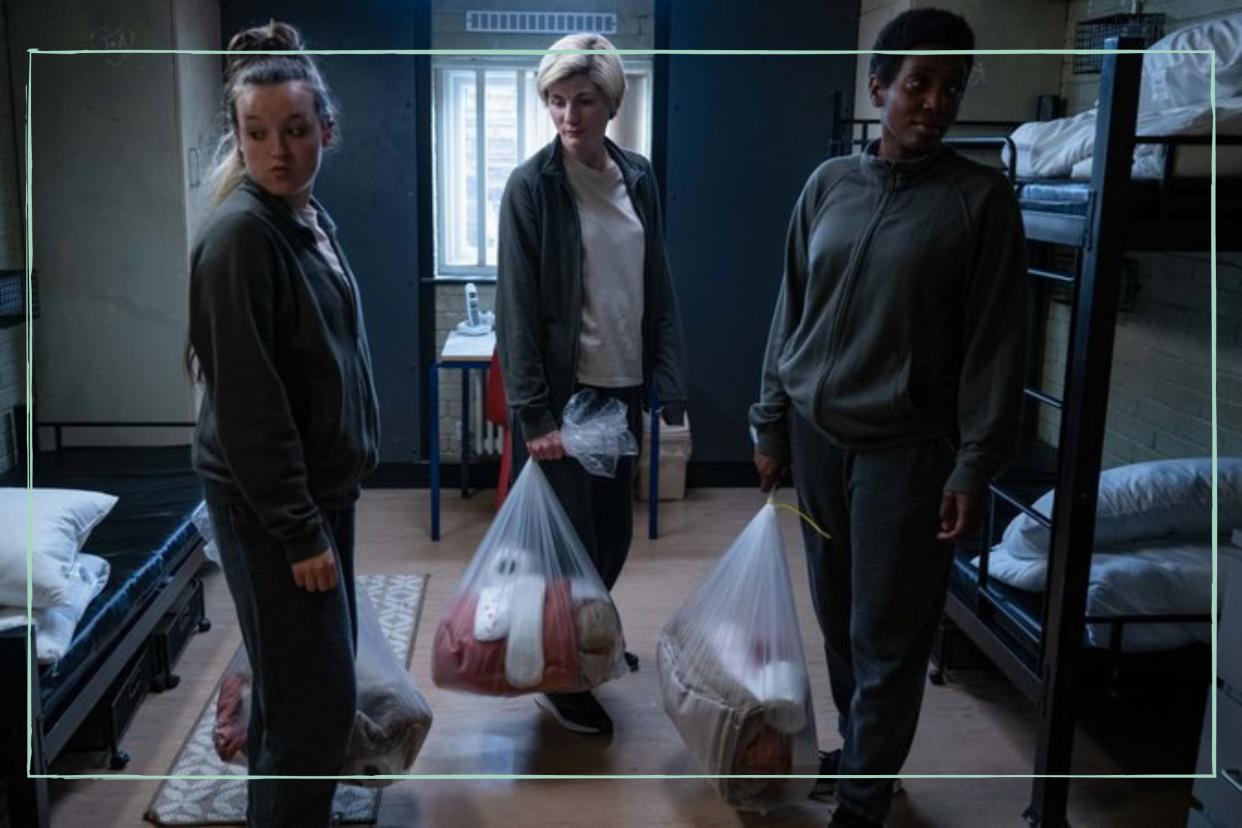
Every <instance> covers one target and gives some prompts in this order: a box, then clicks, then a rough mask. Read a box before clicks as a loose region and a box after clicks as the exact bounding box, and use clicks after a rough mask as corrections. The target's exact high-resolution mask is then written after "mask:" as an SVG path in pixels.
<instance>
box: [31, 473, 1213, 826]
mask: <svg viewBox="0 0 1242 828" xmlns="http://www.w3.org/2000/svg"><path fill="white" fill-rule="evenodd" d="M762 502H763V501H762V496H761V495H759V494H758V493H757V492H755V491H751V490H744V489H708V490H698V491H693V492H691V493H690V497H689V499H688V500H686V501H683V502H678V503H671V504H663V505H662V507H661V513H660V514H661V521H662V533H663V534H662V536H661V537H660V538H659V540H656V541H648V540H647V539H646V533H645V531H640V532H638V533H637V534H638V535H639V537H637V538H636V540H635V542H634V545H633V548H632V551H631V553H630V559H629V562H628V564H627V566H626V569H625V572H624V574H623V575H622V577H621V580H620V582H619V583H618V584H617V586H616V589H615V590H614V595H615V597H616V600H617V603H618V606H619V607H620V610H621V614H622V618H623V621H624V625H625V633H626V639H627V642H628V644H629V646H630V649H632V650H634V651H635V652H637V653H638V654H639V656H640V657H641V658H642V669H641V670H640V672H638V673H636V674H631V675H629V676H627V677H625V678H622V679H620V680H618V681H616V682H613V683H611V684H608V685H606V686H604V687H603V688H601V689H600V691H599V693H598V695H599V697H600V699H601V700H602V702H603V703H604V705H605V706H606V707H607V708H608V710H609V711H610V712H611V714H612V717H613V719H614V721H615V722H616V734H615V736H614V737H613V738H612V739H611V741H607V740H603V739H600V738H599V737H584V736H577V735H573V734H569V733H567V732H565V731H563V730H561V729H560V728H559V727H558V726H557V725H556V724H555V723H554V722H553V721H552V720H551V718H550V717H548V716H547V714H545V713H543V712H542V711H540V710H539V709H538V708H536V707H535V705H534V703H533V702H532V701H531V699H530V698H527V697H523V698H516V699H491V698H482V697H475V696H468V695H462V694H455V693H448V692H443V691H440V690H438V689H437V688H436V687H434V686H433V685H432V684H431V679H430V646H431V642H432V636H433V633H434V629H435V625H436V622H437V620H438V619H439V617H440V615H441V614H442V613H443V612H444V610H445V609H446V606H447V602H448V599H449V597H450V594H451V593H452V591H453V589H454V587H455V585H456V581H457V578H458V577H459V576H460V574H461V572H462V569H463V567H464V565H465V564H466V562H467V561H468V560H469V559H470V556H471V555H472V554H473V552H474V549H475V546H476V544H477V543H478V542H479V541H480V540H481V538H482V536H483V533H484V531H485V530H486V528H487V526H488V522H489V520H490V517H491V512H490V506H491V492H483V493H481V494H479V495H476V496H475V497H473V498H471V499H469V500H461V499H460V498H459V497H458V496H457V495H456V494H455V493H451V494H448V495H447V496H446V497H445V499H444V512H443V540H441V541H440V542H439V543H432V542H431V541H430V540H429V539H428V532H427V528H428V525H429V519H428V495H427V492H426V491H425V490H418V491H411V490H374V491H368V492H366V493H365V494H364V496H363V499H362V502H361V505H360V515H359V521H358V530H359V536H358V557H359V562H358V571H359V573H404V572H424V573H428V574H430V576H431V581H430V584H429V591H428V595H427V600H426V604H425V606H424V608H423V616H422V623H421V627H420V629H419V634H418V639H417V646H416V649H415V652H414V663H413V673H414V676H415V679H416V681H417V683H418V685H419V687H420V688H421V689H422V691H423V692H424V693H425V694H426V696H427V699H428V701H429V702H430V704H431V708H432V710H433V712H434V714H435V724H434V726H433V727H432V730H431V734H430V736H429V737H428V739H427V742H426V744H425V746H424V748H423V751H422V753H421V754H420V756H419V757H418V761H417V762H416V764H415V766H414V771H415V772H421V773H449V774H456V773H462V774H466V773H499V774H504V773H548V774H574V773H618V774H630V773H634V774H679V773H697V772H698V769H697V767H696V766H695V764H694V760H693V758H692V757H691V756H690V755H689V754H688V753H687V751H686V749H685V747H684V745H683V744H682V742H681V740H680V738H679V737H678V735H677V732H676V731H675V730H674V728H673V726H672V724H671V723H670V722H669V721H668V719H667V718H666V716H665V715H664V711H663V708H662V706H661V704H660V699H659V688H658V680H657V677H656V674H655V670H654V666H655V665H654V660H655V655H654V652H655V645H656V642H657V639H658V637H659V631H660V628H661V626H662V625H663V624H664V622H665V621H666V620H667V619H668V618H669V616H670V615H671V614H672V613H673V611H674V610H675V609H676V608H677V607H678V606H679V605H680V603H681V601H682V600H683V598H684V596H685V595H686V594H687V593H688V592H689V591H690V590H691V589H693V588H694V586H695V585H696V584H697V583H698V582H699V580H700V579H701V578H702V577H703V576H704V575H705V574H706V573H707V571H708V570H709V569H710V567H711V566H712V564H713V562H714V561H715V560H716V559H717V557H718V556H719V554H720V553H721V552H723V551H724V549H725V548H726V547H727V546H728V544H729V543H730V542H731V540H732V539H733V538H734V536H735V535H736V533H737V532H738V531H739V530H740V529H741V528H742V527H743V526H744V525H745V524H746V522H747V521H748V520H749V519H750V517H751V516H753V514H754V512H755V510H756V509H757V508H759V507H760V506H761V505H762ZM635 520H636V525H637V526H639V527H643V528H644V529H645V526H646V509H645V506H643V505H642V504H639V505H637V506H636V513H635ZM781 520H782V524H783V526H784V529H785V537H786V543H787V546H788V554H789V561H790V570H791V572H792V573H793V576H794V588H795V592H796V595H797V602H798V610H799V618H800V623H801V625H802V633H803V637H804V640H805V643H806V652H807V654H808V658H809V662H810V671H811V680H812V690H813V693H814V696H815V700H816V719H817V722H818V726H819V733H820V737H821V745H822V746H824V747H834V746H836V744H837V743H838V739H837V737H836V734H835V711H834V709H833V707H832V704H831V701H830V697H829V693H828V689H827V674H826V671H825V667H824V656H823V649H822V644H821V641H820V637H819V633H818V629H817V627H816V625H815V621H814V617H813V615H812V614H811V607H810V598H809V595H808V592H807V586H806V578H805V568H804V566H803V562H802V553H801V543H800V541H799V540H798V534H797V527H796V525H795V521H796V518H794V517H793V516H792V515H790V514H789V513H785V512H783V513H782V517H781ZM206 598H207V611H208V614H209V616H210V617H211V619H212V621H213V624H214V626H213V627H212V629H211V631H210V632H208V633H206V634H203V635H199V636H196V637H195V638H194V640H192V641H191V643H190V645H189V647H188V648H187V649H186V651H185V654H184V655H183V656H182V659H181V661H180V663H179V666H178V672H179V674H180V675H181V677H182V682H181V685H180V687H178V688H176V689H175V690H173V691H170V692H167V693H164V694H162V695H152V696H148V698H147V700H146V701H145V702H144V704H143V706H142V708H141V710H140V711H139V712H138V714H137V716H136V718H135V720H134V722H133V724H132V725H131V727H130V729H129V731H128V733H127V734H126V737H125V740H124V745H123V746H124V747H125V748H126V749H127V750H128V751H129V753H130V754H131V755H132V756H133V760H132V762H131V763H130V766H129V767H128V768H127V772H129V773H137V774H162V773H166V772H167V770H168V768H169V767H170V765H171V763H172V761H173V758H174V756H175V754H176V752H177V750H178V748H179V747H180V745H181V743H182V741H183V740H184V737H185V734H186V732H187V730H188V729H189V727H190V726H191V725H192V724H193V722H194V721H195V719H196V717H197V715H198V713H199V711H200V710H201V709H202V707H203V705H204V704H205V703H206V702H207V700H208V695H209V694H210V692H211V690H212V688H213V686H214V685H215V682H216V680H217V679H218V677H219V675H220V673H221V671H222V670H223V668H224V666H225V663H226V662H227V660H228V659H229V657H230V656H231V654H232V653H233V650H234V649H235V648H236V646H237V644H238V642H239V640H240V637H239V633H238V629H237V622H236V619H235V617H234V616H233V613H232V605H231V603H230V600H229V597H228V592H227V589H226V588H225V586H224V580H223V577H222V576H221V575H220V573H219V572H218V571H213V572H212V573H211V574H210V575H208V577H207V590H206ZM1160 715H1161V714H1160V711H1158V710H1153V711H1151V712H1150V714H1148V715H1144V716H1141V717H1140V718H1139V719H1138V720H1136V721H1135V722H1134V723H1133V728H1134V729H1135V730H1137V731H1138V732H1142V729H1143V728H1145V727H1149V726H1150V725H1151V723H1152V722H1153V721H1157V720H1158V719H1159V717H1160ZM1034 732H1035V710H1034V709H1033V707H1032V706H1031V705H1030V704H1029V703H1028V702H1027V701H1026V700H1025V699H1024V698H1023V697H1021V696H1020V695H1019V694H1018V692H1017V691H1016V690H1014V689H1013V688H1012V687H1011V686H1010V685H1008V684H1007V683H1006V682H1005V681H1004V680H1003V679H1002V678H1000V677H999V676H998V675H997V674H996V673H993V672H991V671H988V670H970V671H960V672H959V673H958V674H957V675H956V676H955V677H954V680H953V681H951V682H950V683H949V685H947V686H945V687H935V686H931V685H929V686H928V688H927V695H926V701H925V703H924V707H923V714H922V720H921V723H920V726H919V731H918V735H917V737H916V739H915V742H914V747H913V750H912V752H911V755H910V759H909V761H908V763H907V765H906V772H908V773H921V774H951V773H958V774H1023V773H1029V772H1030V770H1031V767H1032V763H1033V756H1034V744H1035V741H1034ZM1075 748H1076V750H1075V757H1076V765H1077V766H1076V768H1075V771H1076V772H1079V773H1117V772H1121V767H1122V766H1121V765H1120V764H1119V763H1118V761H1117V760H1116V759H1115V758H1114V756H1113V755H1112V754H1111V753H1110V752H1109V751H1108V750H1106V749H1105V748H1104V747H1103V746H1101V745H1100V744H1098V743H1096V742H1095V741H1093V740H1092V739H1091V737H1090V736H1088V735H1085V734H1084V735H1081V736H1080V737H1079V739H1078V740H1077V742H1076V745H1075ZM54 772H56V773H106V770H104V765H103V764H102V760H101V759H100V757H99V756H98V755H78V756H72V757H64V758H62V759H61V760H59V761H58V762H57V763H56V766H55V768H54ZM158 784H159V783H158V782H157V781H145V780H143V781H132V780H63V781H61V780H58V781H55V782H53V783H52V797H53V824H54V825H55V826H79V825H84V826H85V825H89V826H100V828H102V827H103V826H139V825H144V824H146V823H144V822H143V821H142V814H143V812H144V811H145V809H146V808H147V806H148V804H149V803H150V801H151V798H152V796H153V795H154V794H155V790H156V787H157V786H158ZM905 787H906V791H905V793H903V794H902V795H900V796H898V797H897V798H896V799H895V802H894V808H893V812H892V815H891V819H890V822H889V824H890V825H891V826H1002V825H1012V826H1019V825H1024V824H1025V823H1024V822H1023V820H1022V818H1021V814H1022V811H1023V810H1024V809H1025V807H1026V806H1027V804H1028V800H1029V796H1030V788H1031V783H1030V780H1027V779H975V780H948V779H909V780H906V782H905ZM1189 788H1190V782H1189V781H1182V780H1137V779H1123V780H1093V781H1075V782H1074V783H1073V785H1072V787H1071V820H1072V822H1073V824H1074V825H1075V826H1076V828H1078V827H1079V826H1161V827H1162V828H1163V826H1176V825H1185V814H1186V808H1187V805H1188V803H1189V793H1188V792H1189ZM830 810H831V809H830V806H828V805H824V804H818V803H814V802H809V801H808V802H807V803H805V804H802V805H799V806H797V807H794V808H791V809H788V810H785V811H780V812H776V813H773V814H769V815H768V816H767V817H766V818H760V817H757V816H753V815H740V814H737V813H735V812H734V811H733V810H732V809H730V808H729V807H728V806H726V805H725V804H724V803H723V802H721V801H720V800H719V799H718V798H717V796H716V794H715V793H714V791H713V790H712V789H711V788H710V787H709V785H708V784H707V783H706V782H704V781H702V780H675V779H657V780H635V781H601V780H573V779H565V780H551V781H542V780H540V781H508V780H502V781H470V780H455V781H433V780H411V781H406V782H400V783H397V784H395V785H393V786H392V787H389V788H388V789H386V790H385V792H384V795H383V800H382V806H381V809H380V824H381V825H383V826H507V827H509V826H527V825H529V826H541V828H552V826H582V825H589V826H592V828H604V827H605V826H648V825H651V826H656V825H658V826H738V825H781V826H813V825H824V824H826V822H827V820H828V819H829V815H830Z"/></svg>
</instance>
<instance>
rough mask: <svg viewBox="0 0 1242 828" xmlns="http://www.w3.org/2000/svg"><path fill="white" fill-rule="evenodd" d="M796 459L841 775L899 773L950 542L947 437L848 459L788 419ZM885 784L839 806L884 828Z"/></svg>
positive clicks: (860, 783) (861, 784)
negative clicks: (944, 530)
mask: <svg viewBox="0 0 1242 828" xmlns="http://www.w3.org/2000/svg"><path fill="white" fill-rule="evenodd" d="M790 438H791V445H790V449H791V457H792V471H793V477H794V483H795V485H796V487H797V490H798V501H799V504H800V507H801V508H802V510H803V511H805V512H806V513H807V514H809V515H810V516H811V517H812V518H813V519H814V520H815V522H816V523H818V524H819V525H820V526H821V527H823V529H824V530H825V531H826V532H828V534H830V535H831V536H832V540H831V541H828V540H825V539H824V538H823V537H821V536H820V535H818V534H817V533H815V532H814V531H813V530H812V529H810V527H808V526H806V525H805V524H803V527H802V529H803V538H804V540H805V544H806V558H807V569H808V572H809V575H810V583H811V597H812V599H813V603H814V606H815V613H816V616H817V618H818V620H819V626H820V629H821V630H822V632H823V635H824V650H825V652H826V654H827V656H828V676H829V681H830V684H831V687H832V697H833V701H834V702H835V703H836V707H837V710H838V711H839V720H838V726H839V730H840V733H841V738H842V739H843V740H844V744H843V745H842V748H841V765H840V771H839V772H840V773H841V774H842V775H843V776H844V775H848V774H896V773H898V772H899V771H900V770H901V767H902V765H903V764H904V762H905V760H906V756H907V755H908V754H909V752H910V745H911V742H912V741H913V740H914V731H915V727H916V725H917V724H918V718H919V708H920V706H921V705H922V702H923V687H924V682H925V681H926V674H927V662H928V659H929V657H930V655H931V648H932V639H933V636H934V633H935V628H936V623H937V620H938V619H939V617H940V613H941V611H942V610H943V607H944V599H945V591H946V589H947V586H948V576H949V565H950V563H951V561H952V546H951V545H950V544H946V543H941V542H940V541H937V540H936V532H937V531H938V529H939V523H940V518H939V512H940V499H941V495H942V492H943V487H944V483H945V481H946V480H947V479H948V476H949V472H950V471H951V470H952V467H953V462H954V454H955V449H954V446H953V444H952V442H951V441H950V440H949V439H948V438H940V439H936V440H932V441H930V442H925V443H922V444H919V445H913V446H908V447H902V448H892V449H884V450H876V451H852V450H848V449H843V448H841V447H840V446H837V445H835V444H833V443H832V442H831V441H830V440H828V438H827V437H826V436H824V435H823V433H822V432H820V431H819V430H818V429H817V428H815V427H814V426H812V425H810V424H809V423H807V422H806V421H805V420H803V419H801V418H799V417H797V416H796V415H794V421H793V422H792V423H791V431H790ZM891 795H892V783H891V782H890V781H889V780H888V779H842V780H840V782H839V783H838V786H837V799H838V801H839V802H841V803H843V804H845V806H846V807H847V808H850V809H852V810H854V811H856V812H858V813H860V814H862V815H863V816H866V817H868V818H870V819H874V820H877V821H882V820H883V819H884V817H885V816H886V814H887V813H888V809H889V800H890V797H891Z"/></svg>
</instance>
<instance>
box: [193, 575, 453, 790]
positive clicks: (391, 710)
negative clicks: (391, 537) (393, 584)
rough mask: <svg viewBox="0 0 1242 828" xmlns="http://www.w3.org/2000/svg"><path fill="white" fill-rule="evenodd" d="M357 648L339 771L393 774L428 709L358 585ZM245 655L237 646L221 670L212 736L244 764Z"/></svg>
mask: <svg viewBox="0 0 1242 828" xmlns="http://www.w3.org/2000/svg"><path fill="white" fill-rule="evenodd" d="M357 600H358V652H357V655H356V656H355V659H354V669H355V672H356V675H357V682H358V710H357V712H356V713H355V714H354V728H353V732H352V733H351V734H350V740H349V749H348V751H347V752H346V756H345V764H344V766H343V767H342V768H341V775H343V776H374V775H395V774H401V773H405V772H406V771H408V770H409V769H410V768H411V767H412V766H413V765H414V759H415V758H416V757H417V756H418V751H419V750H420V749H421V748H422V746H423V742H424V741H425V740H426V738H427V733H428V731H429V730H430V729H431V721H432V716H431V708H430V707H428V705H427V700H426V699H424V698H423V694H422V693H420V692H419V691H418V686H417V685H415V684H414V679H413V678H412V677H411V676H410V674H409V671H408V670H407V669H406V668H405V666H404V663H403V661H402V659H400V658H398V656H397V654H396V653H394V652H393V651H392V647H391V646H389V644H388V639H387V638H386V637H385V636H384V631H383V629H382V628H381V627H380V622H379V614H378V613H377V612H376V611H375V606H374V604H372V603H371V599H370V598H369V597H367V594H366V592H365V591H364V590H362V589H359V590H358V592H357ZM251 682H252V678H251V670H250V660H249V659H248V658H247V656H246V650H245V648H244V647H243V648H240V649H239V650H238V652H237V654H236V655H235V656H233V659H232V661H230V662H229V665H228V667H227V668H225V671H224V678H223V679H222V680H221V682H220V693H219V695H218V696H217V698H216V726H215V729H214V731H213V733H212V741H213V743H214V745H215V748H216V754H217V755H218V756H219V757H220V758H221V759H222V760H224V761H225V762H232V763H234V764H238V765H245V764H246V763H247V760H246V736H247V730H248V728H249V724H250V691H251ZM344 781H345V783H346V784H351V785H360V786H362V787H372V788H379V787H384V786H387V785H391V784H392V783H393V781H394V780H391V779H377V780H375V781H365V780H357V779H352V780H344Z"/></svg>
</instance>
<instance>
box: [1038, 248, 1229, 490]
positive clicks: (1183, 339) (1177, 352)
mask: <svg viewBox="0 0 1242 828" xmlns="http://www.w3.org/2000/svg"><path fill="white" fill-rule="evenodd" d="M1134 258H1135V260H1136V261H1137V262H1138V265H1139V292H1138V296H1137V301H1136V306H1135V310H1134V311H1133V312H1132V313H1122V314H1121V315H1120V317H1119V319H1118V323H1117V329H1116V341H1115V346H1114V352H1113V370H1112V383H1111V388H1110V394H1109V406H1108V421H1107V426H1106V428H1107V431H1106V435H1105V440H1104V465H1105V466H1106V467H1109V466H1116V465H1120V464H1124V463H1134V462H1139V461H1142V460H1154V459H1160V458H1168V457H1184V456H1195V455H1207V454H1209V453H1210V452H1211V448H1212V444H1211V436H1212V430H1211V416H1212V388H1211V380H1212V371H1211V298H1212V293H1211V286H1210V282H1211V276H1210V268H1209V264H1208V257H1207V255H1206V254H1173V253H1158V254H1144V255H1142V256H1135V257H1134ZM1068 319H1069V313H1068V308H1067V307H1066V306H1064V305H1057V304H1054V305H1052V306H1051V313H1050V315H1049V320H1048V325H1047V329H1046V330H1047V335H1048V343H1049V345H1048V348H1047V350H1046V353H1045V359H1044V378H1043V387H1044V388H1045V390H1047V391H1048V392H1049V393H1051V394H1053V395H1054V396H1060V395H1061V393H1062V388H1061V383H1062V379H1063V377H1064V373H1065V352H1066V345H1065V340H1066V334H1065V331H1066V329H1067V325H1068ZM1216 323H1217V340H1216V367H1217V372H1216V383H1217V389H1216V391H1217V397H1216V399H1217V406H1216V415H1217V424H1218V429H1217V436H1218V440H1219V443H1218V451H1219V453H1220V454H1221V455H1242V255H1239V254H1220V255H1219V256H1218V259H1217V285H1216ZM1058 425H1059V417H1058V416H1057V415H1056V412H1051V411H1049V410H1047V409H1045V410H1044V411H1043V412H1041V418H1040V434H1041V436H1042V437H1044V438H1045V439H1047V440H1050V441H1052V442H1055V441H1056V434H1057V427H1058Z"/></svg>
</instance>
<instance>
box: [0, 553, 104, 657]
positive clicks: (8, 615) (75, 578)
mask: <svg viewBox="0 0 1242 828" xmlns="http://www.w3.org/2000/svg"><path fill="white" fill-rule="evenodd" d="M69 569H70V572H69V597H68V600H67V601H66V602H65V603H64V604H62V605H60V606H55V607H43V608H39V609H35V610H33V611H32V612H31V616H32V620H33V621H34V625H35V653H36V657H37V658H38V661H39V664H51V665H55V664H56V663H57V662H59V661H60V660H61V659H62V658H64V656H65V652H66V651H68V649H69V645H70V644H71V643H73V634H74V633H75V632H77V628H78V622H79V621H81V620H82V615H83V613H85V612H86V607H87V606H88V605H89V604H90V602H91V601H93V600H95V596H97V595H98V594H99V593H100V592H102V591H103V588H104V586H105V585H106V584H107V583H108V575H109V574H110V573H111V571H112V567H111V566H110V565H109V564H108V562H107V561H106V560H104V559H103V558H100V557H97V556H95V555H79V556H78V560H77V562H76V563H74V564H73V565H72V566H70V567H69ZM25 624H26V607H25V606H21V607H0V630H6V629H9V628H10V627H22V626H25Z"/></svg>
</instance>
